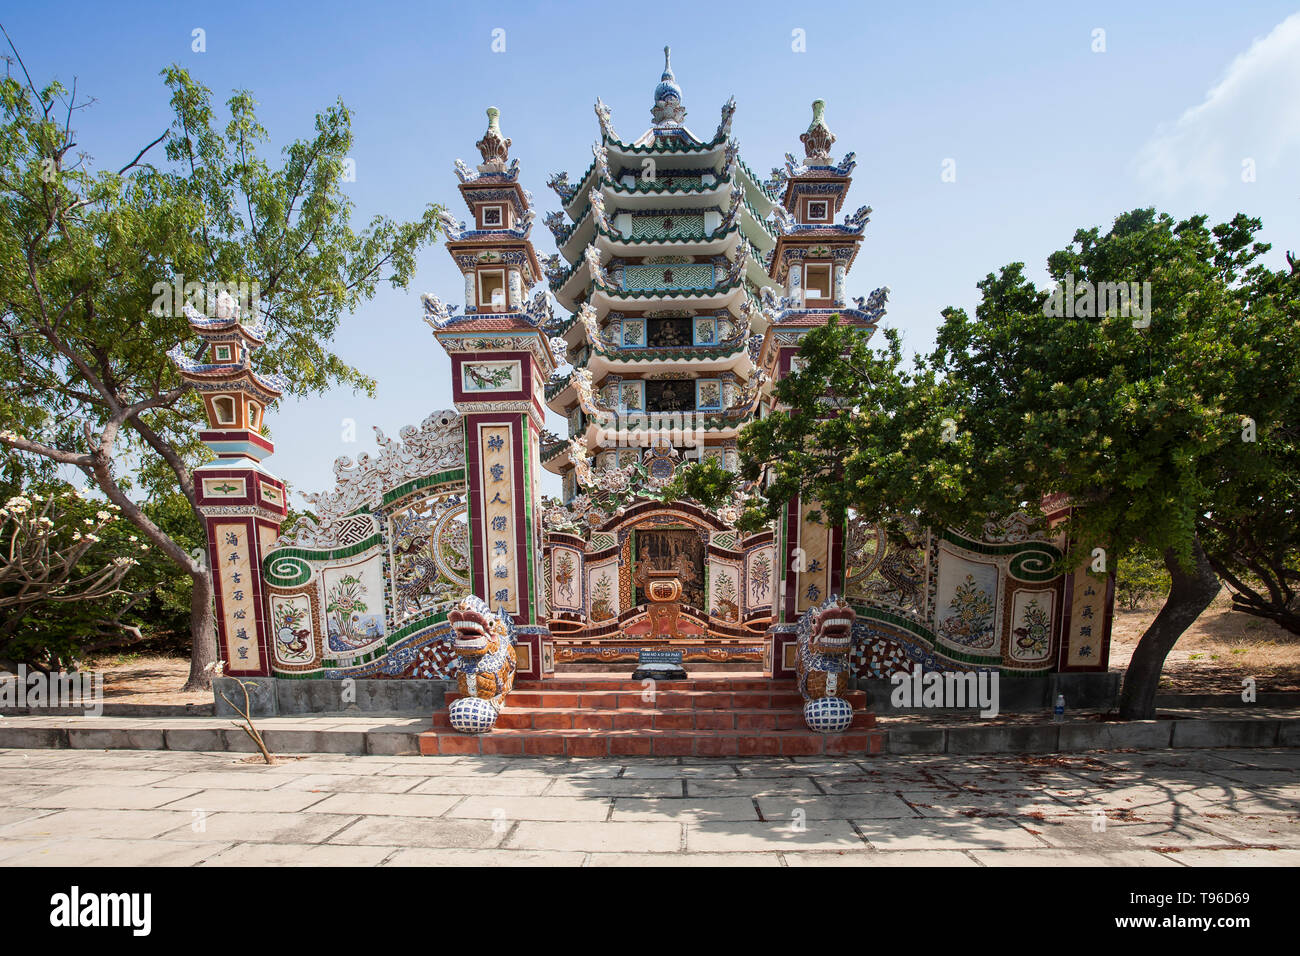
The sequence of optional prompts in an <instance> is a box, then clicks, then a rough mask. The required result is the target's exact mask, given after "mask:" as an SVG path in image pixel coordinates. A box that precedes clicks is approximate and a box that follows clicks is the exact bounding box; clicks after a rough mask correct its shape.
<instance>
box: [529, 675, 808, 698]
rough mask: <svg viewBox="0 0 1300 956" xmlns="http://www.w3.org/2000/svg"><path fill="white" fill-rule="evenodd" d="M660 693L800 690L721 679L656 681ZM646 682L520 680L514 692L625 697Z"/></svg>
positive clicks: (785, 684) (786, 683)
mask: <svg viewBox="0 0 1300 956" xmlns="http://www.w3.org/2000/svg"><path fill="white" fill-rule="evenodd" d="M655 684H656V685H657V686H658V688H659V692H660V693H666V692H668V691H674V690H710V691H718V692H722V693H732V692H735V691H741V692H744V691H750V692H754V693H760V692H766V693H779V694H788V693H798V692H799V689H798V687H796V686H795V682H794V681H792V680H752V679H751V680H733V679H730V678H720V679H717V680H711V679H707V678H688V679H687V680H662V681H655ZM645 686H646V681H639V680H591V679H579V678H572V679H571V678H567V677H564V678H560V679H559V680H519V681H515V690H527V691H538V690H555V691H561V692H564V693H575V692H578V693H580V692H583V691H594V690H621V691H624V692H626V693H631V692H633V691H636V692H637V693H640V692H641V691H643V690H645Z"/></svg>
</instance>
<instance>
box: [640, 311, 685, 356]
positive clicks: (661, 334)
mask: <svg viewBox="0 0 1300 956" xmlns="http://www.w3.org/2000/svg"><path fill="white" fill-rule="evenodd" d="M691 329H692V320H691V319H690V318H689V317H687V318H680V319H679V318H673V319H647V320H646V333H647V335H646V344H647V345H648V346H649V347H650V348H652V349H675V348H686V347H687V346H689V345H690V344H691Z"/></svg>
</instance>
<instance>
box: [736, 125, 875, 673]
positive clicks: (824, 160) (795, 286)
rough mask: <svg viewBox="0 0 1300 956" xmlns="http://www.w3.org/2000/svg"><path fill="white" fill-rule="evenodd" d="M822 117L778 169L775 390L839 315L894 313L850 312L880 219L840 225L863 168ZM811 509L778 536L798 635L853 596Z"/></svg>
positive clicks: (769, 396)
mask: <svg viewBox="0 0 1300 956" xmlns="http://www.w3.org/2000/svg"><path fill="white" fill-rule="evenodd" d="M812 109H813V118H812V122H811V123H810V124H809V126H808V129H807V131H805V132H804V133H803V135H802V136H800V139H801V140H802V142H803V144H804V158H803V160H802V161H800V160H796V159H795V158H794V156H793V155H792V154H790V153H786V157H785V159H786V162H785V166H784V168H779V167H778V168H776V169H773V170H772V174H773V179H772V180H771V182H769V183H768V186H769V188H770V189H771V190H772V191H773V192H775V193H778V194H780V195H781V196H782V200H781V204H780V206H779V207H778V208H777V209H776V211H775V222H776V224H777V229H778V230H779V235H778V237H777V241H776V248H775V250H774V253H773V256H772V260H771V263H770V266H769V270H768V274H769V275H770V276H771V278H772V280H773V282H775V283H777V284H778V285H779V286H780V288H781V290H782V291H781V293H780V294H777V295H772V296H770V297H768V298H766V299H765V304H766V305H767V307H768V311H769V312H770V313H771V314H772V327H771V328H770V329H769V330H768V333H767V337H766V339H765V340H764V342H763V348H762V353H761V357H760V359H759V364H760V366H761V367H762V369H763V370H764V371H765V372H766V374H767V376H768V378H769V380H770V382H771V383H772V384H775V383H776V382H778V381H780V380H781V379H782V378H784V377H785V376H786V375H788V374H789V373H790V371H791V368H792V366H793V365H794V363H795V362H796V361H797V356H798V352H799V343H800V342H801V341H802V340H803V337H804V336H805V335H807V334H808V332H809V331H810V330H811V329H813V328H816V327H818V326H822V325H825V324H826V323H827V321H828V320H829V319H830V317H831V316H832V315H839V316H840V321H841V322H843V323H845V324H851V325H855V326H858V327H860V328H866V329H874V328H875V326H876V323H877V322H879V321H880V318H881V316H883V315H884V311H885V298H886V296H887V295H888V290H887V289H883V288H882V289H877V290H876V291H875V292H873V293H872V294H871V295H870V296H868V297H866V298H865V299H864V298H858V299H855V300H854V301H853V304H852V305H850V304H849V303H848V301H847V298H846V293H845V282H846V279H847V276H848V272H849V270H850V269H851V268H852V267H853V262H854V260H855V259H856V258H857V254H858V247H859V245H860V244H861V242H862V236H863V231H864V229H865V228H866V224H867V221H868V219H869V218H870V215H871V209H870V207H868V206H863V207H861V208H859V209H858V210H857V211H856V212H854V213H853V214H852V215H850V216H846V217H845V218H844V220H843V221H842V222H837V221H836V217H837V216H838V214H839V213H840V211H841V209H842V208H843V206H844V200H845V197H846V196H847V195H848V191H849V185H850V184H851V183H852V181H853V180H852V174H853V169H854V166H855V160H854V155H853V153H848V154H846V155H845V157H844V159H843V160H841V161H840V162H838V163H836V162H834V160H832V158H831V147H832V146H833V145H834V143H835V135H834V134H833V133H832V132H831V131H830V128H829V127H828V126H827V125H826V118H825V112H826V103H825V101H823V100H815V101H814V102H813V105H812ZM765 395H766V401H767V406H768V408H769V409H773V408H775V407H776V404H775V401H776V400H775V396H774V394H773V393H772V390H771V388H768V389H767V390H765ZM816 507H817V505H816V503H815V502H811V501H792V502H791V503H790V504H789V506H788V507H787V509H786V513H785V516H784V519H783V520H782V521H781V523H780V527H778V528H777V556H778V559H779V560H780V561H781V568H782V577H781V584H780V585H779V587H778V594H777V607H775V608H774V609H773V615H772V617H773V622H774V624H776V625H777V626H778V627H782V628H784V630H785V631H786V632H791V631H792V628H793V625H794V623H795V622H796V621H797V620H798V618H799V616H800V615H801V614H803V613H804V612H805V611H807V610H809V609H810V608H815V607H818V606H819V605H820V604H822V603H823V602H824V601H825V600H826V599H827V598H828V597H829V596H830V595H831V594H838V595H840V596H843V594H844V572H845V568H844V560H845V558H844V529H843V528H842V527H828V526H826V525H823V524H819V523H817V522H814V521H811V520H809V518H808V513H809V512H810V511H813V510H816ZM778 644H781V645H782V646H787V645H788V647H787V649H786V650H785V651H784V653H783V651H782V647H778V648H777V651H778V653H777V660H778V666H777V671H778V673H780V672H782V671H783V670H784V669H785V668H782V667H781V664H780V662H781V660H782V658H783V656H784V655H786V654H789V653H791V650H790V648H792V646H793V645H791V644H789V639H788V635H787V640H786V641H785V642H784V644H783V642H782V641H780V640H778Z"/></svg>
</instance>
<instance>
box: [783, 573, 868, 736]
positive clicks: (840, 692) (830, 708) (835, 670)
mask: <svg viewBox="0 0 1300 956" xmlns="http://www.w3.org/2000/svg"><path fill="white" fill-rule="evenodd" d="M856 619H857V615H856V614H855V613H854V612H853V608H851V607H849V606H848V605H847V604H845V603H844V601H843V600H840V599H837V598H836V596H835V595H833V594H832V595H831V596H830V598H829V599H827V601H826V602H825V603H824V604H822V605H821V606H820V607H814V608H809V609H808V610H807V611H805V612H804V615H803V617H801V618H800V619H799V630H798V632H797V634H798V638H799V658H798V662H797V664H796V675H797V679H798V683H799V693H800V694H802V695H803V700H804V705H803V717H804V721H805V722H806V723H807V724H808V727H809V729H810V730H816V731H818V732H820V733H824V734H838V733H841V732H842V731H844V730H845V729H846V728H847V727H848V726H849V723H850V722H851V721H852V720H853V705H852V704H850V703H849V702H848V701H847V700H845V699H844V695H845V694H846V693H848V690H849V650H850V648H852V646H853V622H854V621H855V620H856Z"/></svg>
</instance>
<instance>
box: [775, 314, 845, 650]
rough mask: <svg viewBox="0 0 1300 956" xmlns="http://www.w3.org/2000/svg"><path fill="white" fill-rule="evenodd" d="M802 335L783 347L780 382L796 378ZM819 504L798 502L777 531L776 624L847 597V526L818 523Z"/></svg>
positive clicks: (790, 336) (779, 356)
mask: <svg viewBox="0 0 1300 956" xmlns="http://www.w3.org/2000/svg"><path fill="white" fill-rule="evenodd" d="M801 337H802V332H801V331H792V332H790V333H788V335H787V336H786V338H787V341H786V342H783V343H781V344H780V345H779V346H778V351H777V356H776V362H775V375H774V380H776V381H779V380H780V379H782V378H784V377H785V376H786V375H788V374H790V371H791V368H792V366H793V365H794V363H795V361H796V359H797V357H798V353H799V346H798V341H799V339H800V338H801ZM817 510H819V509H818V506H817V504H816V503H815V502H811V501H804V500H802V499H795V500H793V501H791V502H790V503H789V504H787V505H786V507H785V510H784V512H783V513H782V515H781V517H780V519H779V525H778V527H777V528H776V541H777V548H776V560H777V592H776V594H775V596H774V597H775V599H774V602H773V605H774V606H773V608H772V620H773V623H774V624H785V625H793V624H794V623H795V622H797V621H798V619H799V616H800V615H801V614H803V613H804V612H805V611H807V610H808V609H809V608H814V607H818V606H819V605H821V604H822V603H823V602H824V601H825V600H826V599H827V598H828V597H829V596H830V595H832V594H838V595H841V596H842V595H843V593H844V526H843V524H836V525H828V524H826V523H824V517H823V519H822V520H817V521H814V520H813V519H812V518H811V517H810V514H811V512H813V511H817Z"/></svg>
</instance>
